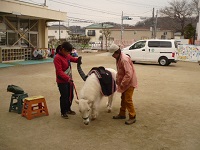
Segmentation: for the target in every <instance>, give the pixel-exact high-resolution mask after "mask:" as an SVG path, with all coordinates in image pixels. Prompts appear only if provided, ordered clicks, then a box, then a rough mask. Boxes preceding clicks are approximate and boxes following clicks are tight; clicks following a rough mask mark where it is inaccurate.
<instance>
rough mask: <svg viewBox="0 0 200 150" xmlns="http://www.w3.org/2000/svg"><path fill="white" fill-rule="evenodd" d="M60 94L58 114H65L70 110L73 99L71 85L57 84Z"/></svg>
mask: <svg viewBox="0 0 200 150" xmlns="http://www.w3.org/2000/svg"><path fill="white" fill-rule="evenodd" d="M58 89H59V92H60V112H61V114H65V113H66V112H68V111H70V110H71V105H72V101H73V98H74V93H73V90H74V89H73V85H71V84H70V83H58Z"/></svg>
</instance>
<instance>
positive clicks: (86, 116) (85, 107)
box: [75, 99, 91, 125]
mask: <svg viewBox="0 0 200 150" xmlns="http://www.w3.org/2000/svg"><path fill="white" fill-rule="evenodd" d="M75 101H76V103H77V104H78V105H79V112H80V113H81V116H82V118H83V123H84V124H85V125H88V124H89V122H90V110H91V107H90V102H89V100H86V99H79V100H75Z"/></svg>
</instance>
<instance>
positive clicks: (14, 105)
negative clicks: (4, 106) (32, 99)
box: [9, 93, 28, 114]
mask: <svg viewBox="0 0 200 150" xmlns="http://www.w3.org/2000/svg"><path fill="white" fill-rule="evenodd" d="M26 97H28V94H27V93H23V94H12V96H11V100H10V107H9V112H11V111H12V110H14V111H17V112H18V114H21V113H22V107H23V99H24V98H26Z"/></svg>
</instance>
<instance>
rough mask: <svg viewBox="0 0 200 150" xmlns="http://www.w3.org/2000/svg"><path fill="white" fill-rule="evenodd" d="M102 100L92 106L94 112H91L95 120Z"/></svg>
mask: <svg viewBox="0 0 200 150" xmlns="http://www.w3.org/2000/svg"><path fill="white" fill-rule="evenodd" d="M99 104H100V100H97V101H96V102H94V103H93V105H92V112H91V119H92V120H95V119H96V118H97V116H98V109H99Z"/></svg>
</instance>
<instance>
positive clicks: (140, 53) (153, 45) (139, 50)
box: [122, 39, 177, 66]
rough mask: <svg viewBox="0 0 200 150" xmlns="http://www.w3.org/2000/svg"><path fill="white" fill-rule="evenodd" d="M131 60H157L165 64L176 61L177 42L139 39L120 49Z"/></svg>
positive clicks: (162, 64)
mask: <svg viewBox="0 0 200 150" xmlns="http://www.w3.org/2000/svg"><path fill="white" fill-rule="evenodd" d="M122 52H123V53H125V54H126V55H128V56H129V57H130V58H131V60H132V61H133V62H139V61H145V62H158V63H159V64H160V65H161V66H167V65H169V64H170V63H172V62H176V61H177V56H176V52H177V42H176V41H175V40H164V39H161V40H160V39H147V40H139V41H137V42H135V43H133V44H132V45H130V46H128V47H125V48H123V49H122Z"/></svg>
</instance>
